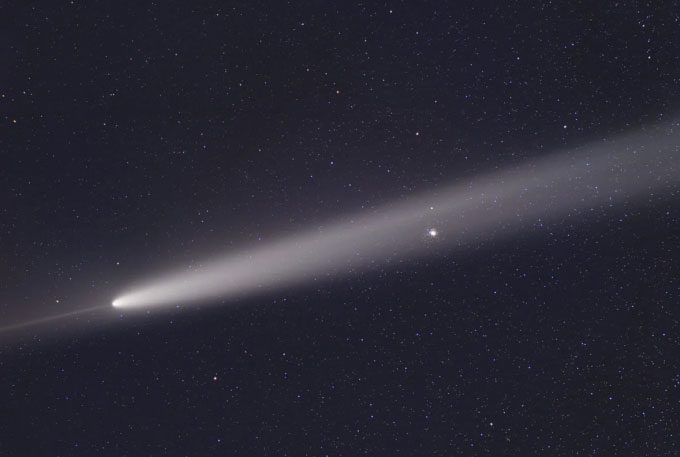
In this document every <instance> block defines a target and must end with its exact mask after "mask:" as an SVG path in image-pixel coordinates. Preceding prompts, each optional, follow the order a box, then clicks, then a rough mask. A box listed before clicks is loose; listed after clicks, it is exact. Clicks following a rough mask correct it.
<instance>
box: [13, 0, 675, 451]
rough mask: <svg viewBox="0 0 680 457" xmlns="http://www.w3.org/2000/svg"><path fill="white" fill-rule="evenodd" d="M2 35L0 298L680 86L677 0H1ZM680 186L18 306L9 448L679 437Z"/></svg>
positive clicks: (510, 158)
mask: <svg viewBox="0 0 680 457" xmlns="http://www.w3.org/2000/svg"><path fill="white" fill-rule="evenodd" d="M0 40H1V41H2V46H0V59H1V60H0V61H1V62H2V65H0V184H1V187H0V327H3V328H7V327H12V326H15V325H22V323H25V322H29V321H32V320H36V319H37V320H40V319H43V318H45V317H49V316H54V315H61V314H65V313H70V312H74V311H76V312H77V311H79V310H83V309H86V308H91V307H98V306H110V303H111V300H112V299H113V298H115V296H116V294H117V293H119V292H120V290H121V288H124V287H126V286H127V285H129V283H131V282H134V281H135V280H136V278H139V277H140V276H144V275H148V274H151V273H153V272H156V271H158V270H159V269H161V270H162V269H165V268H167V267H176V266H178V265H187V264H192V263H194V262H198V261H200V259H202V258H204V257H205V256H209V255H213V254H215V253H222V252H225V251H227V252H228V251H229V250H230V249H235V248H241V247H244V246H257V245H258V244H259V243H266V242H268V241H270V240H274V239H276V238H278V237H280V236H285V235H290V234H294V233H296V232H298V231H300V230H305V229H308V228H310V227H315V226H318V225H319V224H322V223H324V222H325V221H327V220H331V219H333V218H334V217H337V216H338V215H344V214H350V213H353V212H361V211H367V210H370V209H372V208H375V207H377V206H379V205H381V204H384V203H387V202H392V201H399V200H401V199H405V198H408V197H410V196H412V195H414V194H415V193H418V192H424V191H433V190H437V189H440V188H442V187H444V186H447V185H450V184H451V183H455V182H456V180H457V179H463V178H464V179H473V178H472V177H474V176H476V175H478V174H479V173H484V172H489V171H495V170H502V169H503V168H504V167H507V166H512V165H515V164H521V163H524V162H525V161H527V160H533V159H537V158H540V157H542V156H545V155H547V154H550V153H552V152H555V151H559V150H562V149H565V148H570V147H576V146H579V145H583V144H586V143H588V142H591V141H598V140H602V139H604V138H614V137H616V136H617V135H622V134H625V133H627V132H632V131H635V129H639V128H641V127H645V126H650V125H654V124H655V123H658V122H666V121H668V120H670V119H673V118H674V117H675V116H676V115H677V114H678V108H679V107H680V3H679V2H676V1H667V2H652V1H650V2H643V1H637V2H633V1H619V2H591V1H587V2H586V1H584V2H576V1H574V2H550V1H542V2H528V1H527V2H504V1H503V2H499V1H493V2H486V1H473V2H463V1H461V2H455V3H453V2H451V3H450V4H448V3H447V2H443V1H439V0H438V1H430V2H427V1H425V2H408V3H407V2H392V3H389V2H388V3H360V4H351V3H344V2H322V1H299V2H290V3H284V2H264V1H260V0H250V1H247V2H238V3H237V2H232V3H220V2H212V1H206V2H188V1H187V2H178V1H167V2H158V3H148V2H125V1H122V2H103V1H91V2H82V1H50V2H47V1H45V2H26V1H19V0H7V1H4V2H3V3H2V4H0ZM679 196H680V194H678V193H677V192H676V193H674V194H673V195H654V196H650V197H649V198H647V199H645V200H643V204H632V203H631V204H621V205H618V206H617V207H616V208H609V207H595V208H592V209H591V210H590V211H587V212H581V213H578V214H576V215H574V216H573V217H569V218H563V219H560V220H559V221H554V222H545V223H542V222H541V223H536V224H533V225H532V226H530V227H528V228H526V229H525V230H522V231H521V232H519V233H516V234H514V235H513V236H512V237H504V238H499V239H480V240H478V241H475V240H473V241H470V242H468V243H466V245H465V246H464V248H465V249H462V250H460V251H455V250H448V249H441V250H437V249H436V245H435V248H433V249H431V251H433V252H432V255H430V256H428V257H427V258H418V259H413V260H412V261H409V262H403V263H400V264H399V265H398V266H396V267H395V266H392V267H390V268H378V269H374V270H371V271H358V272H356V273H355V274H353V275H350V276H348V277H342V278H330V280H328V281H318V282H314V283H307V284H304V285H300V286H296V287H290V288H282V289H277V290H273V291H270V292H267V293H263V294H258V295H256V296H255V295H253V296H252V297H242V298H239V299H238V300H234V301H233V302H228V303H227V304H225V305H224V306H209V304H204V305H202V306H201V307H199V309H191V310H182V311H173V312H166V313H147V314H143V315H141V316H140V315H135V316H130V315H124V314H121V315H120V316H118V317H117V321H115V322H110V321H107V322H103V321H100V320H99V319H97V318H96V317H88V314H87V313H85V314H75V315H71V316H65V317H64V318H63V319H56V320H51V321H47V322H43V323H42V324H39V325H28V326H24V327H22V328H19V329H10V330H9V331H6V332H2V334H0V456H22V457H23V456H81V455H82V456H93V455H103V456H211V455H214V456H225V455H227V456H232V455H233V456H260V455H262V456H320V457H323V456H356V455H370V456H391V455H404V456H453V455H461V456H474V455H488V456H498V455H517V456H527V455H569V456H571V455H588V456H591V455H602V456H613V455H634V456H675V455H680V265H679V263H678V258H679V256H680V254H679V253H680V198H679ZM423 230H427V227H423Z"/></svg>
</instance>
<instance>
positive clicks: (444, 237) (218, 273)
mask: <svg viewBox="0 0 680 457" xmlns="http://www.w3.org/2000/svg"><path fill="white" fill-rule="evenodd" d="M676 125H677V124H676ZM679 139H680V135H678V134H677V133H675V132H674V130H673V128H672V127H669V126H665V127H655V128H653V129H650V130H643V131H641V132H638V133H635V134H632V135H626V136H622V137H620V138H619V139H617V140H615V141H602V142H599V143H596V144H590V145H588V146H586V147H583V148H578V149H573V150H569V151H565V152H562V153H560V154H555V155H551V156H548V157H545V158H541V159H537V160H534V161H533V162H529V163H525V164H524V165H522V166H519V167H514V168H510V169H506V170H503V171H499V172H493V173H488V174H485V175H482V176H478V177H475V178H472V179H467V180H465V182H462V183H459V184H455V185H453V186H451V187H447V188H445V189H442V190H439V191H436V192H431V193H427V194H422V195H420V196H417V197H413V198H410V199H408V200H402V201H397V202H395V203H392V204H387V205H385V206H383V207H382V208H379V209H377V210H374V211H371V212H370V214H367V213H366V212H362V213H359V214H356V215H354V217H349V218H348V219H346V220H345V221H341V222H335V223H332V224H329V225H328V226H326V227H319V228H318V229H315V230H309V231H305V232H303V233H300V234H298V235H295V236H291V237H288V238H284V239H281V240H279V241H276V242H273V243H271V244H266V245H262V246H257V247H252V248H247V249H244V250H243V251H241V252H236V253H231V254H227V255H225V256H224V257H221V258H217V259H213V260H210V261H207V262H205V263H204V264H203V266H202V268H200V269H197V270H193V271H186V270H183V271H177V272H174V273H169V274H166V275H163V276H161V277H159V278H156V279H153V280H150V281H149V282H147V283H144V284H141V285H139V286H138V287H135V288H133V289H132V290H129V291H128V292H126V293H124V294H123V295H121V296H120V297H118V298H117V299H116V300H114V301H113V306H115V307H116V308H124V309H133V308H141V307H144V308H146V307H150V306H160V305H170V304H185V303H189V302H195V301H203V300H211V299H212V300H215V299H223V298H228V297H232V296H234V295H237V294H239V295H240V294H245V293H249V292H253V291H256V290H263V289H271V288H275V287H281V286H286V285H291V284H297V283H304V282H307V281H312V280H316V279H319V278H323V277H330V276H338V275H342V274H348V273H352V272H356V271H359V270H362V269H367V268H371V267H373V266H377V265H384V264H389V263H391V262H394V261H399V260H401V259H405V258H410V257H417V256H423V255H427V254H428V253H431V252H432V251H433V249H435V247H433V246H436V249H437V250H439V249H440V248H444V247H447V248H451V247H453V246H463V245H465V244H466V243H470V242H474V241H476V240H478V239H480V238H485V237H493V236H499V235H507V234H510V233H513V232H514V231H517V230H519V229H521V228H522V227H525V226H527V225H531V224H535V223H536V222H537V221H538V220H539V219H540V220H555V219H557V218H560V217H565V216H568V215H570V214H573V213H575V212H578V211H580V210H587V209H589V208H591V207H593V206H595V205H608V206H610V205H613V204H616V203H622V202H627V201H629V200H631V199H634V198H636V197H642V196H645V195H649V194H650V193H654V192H655V191H664V190H666V191H668V190H673V189H674V188H675V186H676V185H677V184H678V182H679V181H680V174H679V173H678V158H680V154H679V153H678V147H677V144H678V143H679V141H678V140H679ZM428 227H429V228H430V229H428ZM432 227H437V229H433V228H432ZM428 233H429V235H430V236H429V237H427V236H424V234H428ZM433 233H434V234H433ZM424 238H430V239H429V240H426V239H424Z"/></svg>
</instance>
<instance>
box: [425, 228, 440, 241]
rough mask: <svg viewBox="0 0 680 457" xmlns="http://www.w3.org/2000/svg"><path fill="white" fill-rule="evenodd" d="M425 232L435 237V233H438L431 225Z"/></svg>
mask: <svg viewBox="0 0 680 457" xmlns="http://www.w3.org/2000/svg"><path fill="white" fill-rule="evenodd" d="M427 234H428V235H430V237H431V238H436V237H437V235H439V232H438V231H437V229H436V228H434V227H432V228H431V229H428V230H427Z"/></svg>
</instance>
